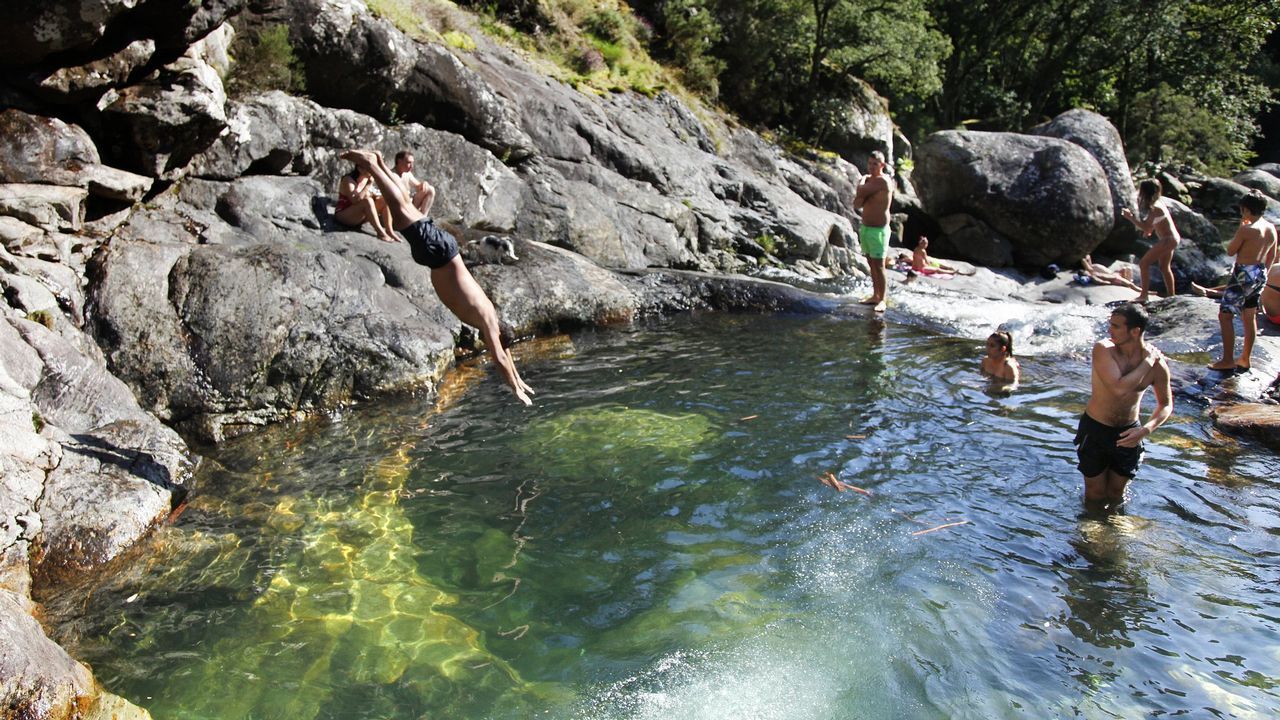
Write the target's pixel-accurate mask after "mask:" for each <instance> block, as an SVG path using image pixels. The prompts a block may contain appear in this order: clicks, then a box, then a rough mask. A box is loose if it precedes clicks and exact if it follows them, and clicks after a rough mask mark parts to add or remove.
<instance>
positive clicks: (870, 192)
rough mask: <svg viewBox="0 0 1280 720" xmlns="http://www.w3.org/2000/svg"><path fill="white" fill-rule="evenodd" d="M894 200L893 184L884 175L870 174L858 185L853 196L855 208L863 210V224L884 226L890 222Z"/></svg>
mask: <svg viewBox="0 0 1280 720" xmlns="http://www.w3.org/2000/svg"><path fill="white" fill-rule="evenodd" d="M892 201H893V186H891V185H890V184H889V179H888V178H887V177H885V176H883V175H868V176H866V177H865V178H863V181H862V183H860V184H859V185H858V191H857V194H855V195H854V198H853V209H854V210H860V211H862V224H863V225H870V226H872V227H884V226H886V225H888V224H889V205H890V204H891V203H892Z"/></svg>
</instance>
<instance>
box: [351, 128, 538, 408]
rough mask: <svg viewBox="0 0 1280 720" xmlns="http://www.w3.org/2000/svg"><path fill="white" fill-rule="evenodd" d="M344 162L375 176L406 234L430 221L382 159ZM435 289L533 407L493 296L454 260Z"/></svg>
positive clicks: (370, 156)
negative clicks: (476, 332)
mask: <svg viewBox="0 0 1280 720" xmlns="http://www.w3.org/2000/svg"><path fill="white" fill-rule="evenodd" d="M342 158H343V159H344V160H350V161H351V162H353V163H355V164H356V166H358V167H360V168H361V169H364V170H366V171H367V172H368V173H369V174H370V175H372V176H373V180H374V182H376V183H378V187H379V188H380V189H381V190H382V197H383V199H384V200H385V201H386V207H387V211H388V212H389V213H390V214H391V220H392V226H393V227H395V229H396V230H403V229H405V228H407V227H409V226H410V225H412V224H414V223H415V222H417V221H419V220H421V219H422V218H424V217H426V215H424V214H423V213H422V211H421V210H419V209H418V208H417V207H416V206H415V205H414V204H413V203H412V202H411V201H410V200H409V198H408V197H407V196H406V195H405V192H404V188H402V187H401V186H400V183H399V182H397V181H396V179H395V178H394V177H393V176H392V174H391V170H390V169H389V168H388V167H387V164H386V162H384V161H383V159H382V156H381V155H378V154H376V153H372V152H368V151H366V150H348V151H347V152H345V153H343V154H342ZM431 285H432V286H433V287H434V288H435V289H436V294H437V295H439V296H440V301H441V302H443V303H444V306H445V307H447V308H449V311H450V312H452V313H453V314H454V315H456V316H457V317H458V319H459V320H461V321H462V322H464V323H466V324H468V325H470V326H472V327H474V328H477V329H479V330H480V335H481V337H482V338H483V339H484V344H485V347H487V348H488V349H489V354H490V355H492V356H493V360H494V362H495V363H497V365H498V371H499V372H500V373H501V374H502V379H503V380H504V381H506V383H507V385H509V386H510V387H511V392H513V393H515V396H516V398H517V399H519V400H520V402H522V403H524V404H525V405H532V404H533V401H532V400H531V399H529V396H530V395H532V394H534V393H533V388H531V387H529V386H528V385H527V384H525V382H524V380H522V379H521V378H520V373H519V372H518V371H517V370H516V365H515V362H514V361H512V359H511V354H510V353H509V352H507V349H506V348H504V347H503V346H502V338H501V336H500V326H499V324H498V311H497V310H495V309H494V307H493V303H492V302H491V301H490V300H489V296H488V295H485V294H484V289H483V288H481V287H480V284H479V283H477V282H476V280H475V278H474V277H472V276H471V272H470V271H469V270H467V266H466V265H464V264H462V258H461V257H458V256H456V255H455V256H454V257H453V259H452V260H450V261H449V262H448V263H447V264H446V265H445V266H444V267H440V268H435V269H433V270H432V271H431Z"/></svg>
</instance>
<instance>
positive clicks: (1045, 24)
mask: <svg viewBox="0 0 1280 720" xmlns="http://www.w3.org/2000/svg"><path fill="white" fill-rule="evenodd" d="M484 1H485V2H488V3H490V6H492V7H493V8H494V9H495V11H496V12H500V13H501V14H503V15H505V16H506V17H510V18H512V21H513V22H517V23H519V24H521V25H522V26H523V27H525V28H527V29H528V30H529V31H530V32H534V33H535V34H536V33H538V32H543V31H544V30H545V28H546V27H547V26H548V24H549V23H550V24H554V22H553V21H554V18H556V17H560V16H565V15H568V16H578V15H583V13H584V11H582V8H581V7H579V6H583V5H584V4H586V5H593V4H594V5H596V6H597V7H598V8H602V7H604V6H605V5H608V6H609V7H613V6H614V5H613V3H612V2H610V3H590V2H588V1H587V0H484ZM480 2H481V0H470V3H471V4H479V3H480ZM618 7H623V8H627V9H630V10H631V11H632V12H634V16H631V17H632V20H633V21H635V22H638V23H639V25H638V26H640V27H645V28H649V27H652V33H651V34H649V35H647V36H646V37H644V38H643V43H644V44H645V45H646V48H647V50H648V51H649V52H651V53H653V54H654V55H655V56H656V57H658V58H659V59H661V60H663V61H664V62H666V63H667V64H668V65H669V66H672V67H674V68H676V69H677V70H678V72H679V75H680V77H681V79H682V80H683V82H684V84H685V86H686V87H688V88H689V89H691V90H693V91H694V92H697V93H699V94H701V95H702V96H704V97H705V98H708V99H710V100H713V101H718V102H721V103H723V104H724V105H726V106H727V107H728V108H729V109H731V110H733V111H734V112H735V113H737V114H738V115H739V116H740V117H742V118H743V119H744V120H746V121H747V122H749V123H752V124H756V125H759V126H764V127H770V128H776V129H785V130H786V131H787V132H788V133H789V134H791V135H793V136H795V137H798V138H800V139H804V140H807V141H809V142H813V143H818V144H821V143H822V142H823V140H824V138H826V137H827V136H828V135H829V134H830V133H832V132H833V129H834V128H835V127H836V126H838V125H839V124H841V123H844V122H847V117H848V114H847V112H846V110H847V108H848V107H849V105H850V104H851V103H856V102H858V98H859V97H861V96H862V94H863V93H864V89H863V85H862V81H866V82H868V83H870V84H871V86H872V87H873V88H874V89H875V90H876V91H877V92H879V93H880V94H881V95H883V96H885V97H887V98H888V99H889V101H890V107H891V109H892V110H893V113H894V117H895V120H896V121H897V122H898V123H899V124H900V125H901V126H902V127H903V128H904V130H905V131H906V132H907V134H908V136H915V137H919V136H920V135H922V134H924V133H926V132H929V131H932V130H935V129H940V128H953V127H960V126H965V127H976V128H982V129H992V130H1015V131H1017V130H1023V129H1025V128H1027V127H1028V126H1030V125H1033V124H1035V123H1038V122H1041V121H1043V120H1046V119H1048V118H1051V117H1053V116H1054V115H1057V114H1058V113H1060V112H1062V111H1064V110H1067V109H1070V108H1075V107H1085V108H1090V109H1093V110H1096V111H1098V112H1101V113H1103V114H1105V115H1107V116H1108V117H1109V118H1110V119H1111V120H1112V121H1113V122H1114V123H1115V124H1116V126H1117V127H1118V128H1119V129H1120V131H1121V134H1122V135H1123V136H1124V138H1125V141H1126V146H1127V147H1128V148H1129V150H1130V153H1131V156H1132V157H1131V159H1132V160H1134V161H1135V162H1139V161H1144V160H1154V161H1162V162H1177V163H1185V164H1192V165H1200V166H1203V167H1205V168H1208V169H1215V170H1221V169H1227V168H1230V167H1232V166H1238V165H1240V164H1241V163H1243V162H1245V161H1246V160H1247V158H1248V152H1247V148H1248V147H1249V146H1250V145H1251V142H1252V140H1253V138H1254V137H1255V136H1256V135H1257V132H1258V130H1257V125H1256V118H1257V117H1258V116H1259V114H1260V113H1261V112H1262V110H1263V109H1264V108H1265V107H1267V106H1268V104H1269V103H1272V102H1274V101H1275V100H1276V97H1275V90H1274V88H1273V87H1272V85H1270V84H1268V83H1267V82H1264V81H1263V80H1262V79H1261V78H1265V77H1273V76H1275V75H1277V74H1278V73H1280V71H1278V70H1277V69H1276V67H1275V65H1274V64H1270V65H1268V63H1267V62H1266V56H1265V54H1264V53H1263V52H1262V49H1263V47H1264V44H1265V43H1266V41H1267V38H1268V37H1269V36H1270V35H1271V34H1272V33H1273V32H1275V31H1276V28H1277V24H1278V23H1280V0H1128V2H1117V0H632V1H631V2H629V4H627V5H625V6H622V5H619V6H618ZM574 8H577V10H574ZM637 17H638V18H639V19H638V20H635V18H637ZM588 18H589V20H590V27H587V28H586V31H587V32H588V33H589V34H590V35H592V36H594V37H596V38H599V39H602V40H603V39H607V38H609V37H611V36H613V35H615V34H616V32H617V29H618V28H619V27H621V26H622V25H623V23H622V22H621V19H620V17H615V16H614V15H613V14H604V15H595V16H588Z"/></svg>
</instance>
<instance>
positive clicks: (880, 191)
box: [853, 150, 893, 312]
mask: <svg viewBox="0 0 1280 720" xmlns="http://www.w3.org/2000/svg"><path fill="white" fill-rule="evenodd" d="M884 171H885V160H884V153H882V152H880V151H879V150H876V151H875V152H873V153H871V157H870V158H868V159H867V174H866V175H864V176H863V177H862V179H861V180H859V181H858V189H857V192H856V193H855V194H854V196H853V209H854V211H855V212H861V213H862V227H860V228H859V229H858V241H859V242H860V243H861V245H862V252H863V254H864V255H866V256H867V264H868V265H870V266H871V295H870V296H869V297H866V298H863V299H862V300H861V301H860V302H861V303H862V304H863V305H873V306H874V307H873V308H872V310H874V311H875V312H884V308H885V292H886V288H885V274H884V265H885V257H886V256H887V255H888V254H889V253H888V251H889V205H890V204H891V203H892V202H893V185H892V184H891V183H890V182H889V178H888V177H887V176H885V174H884Z"/></svg>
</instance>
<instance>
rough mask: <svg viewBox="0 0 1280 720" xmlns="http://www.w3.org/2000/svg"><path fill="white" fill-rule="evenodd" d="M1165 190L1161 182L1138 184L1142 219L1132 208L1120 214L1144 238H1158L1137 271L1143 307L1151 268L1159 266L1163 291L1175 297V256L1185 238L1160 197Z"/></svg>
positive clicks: (1153, 180) (1139, 263) (1149, 181)
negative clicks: (1162, 279)
mask: <svg viewBox="0 0 1280 720" xmlns="http://www.w3.org/2000/svg"><path fill="white" fill-rule="evenodd" d="M1163 194H1164V186H1162V185H1161V184H1160V181H1159V180H1155V179H1150V178H1149V179H1147V180H1143V181H1142V182H1140V183H1138V209H1139V210H1140V211H1142V217H1141V218H1139V217H1138V216H1136V215H1134V214H1133V211H1132V210H1130V209H1129V208H1125V209H1124V210H1121V211H1120V214H1121V215H1122V216H1124V219H1126V220H1128V221H1129V222H1131V223H1133V226H1134V227H1136V228H1138V230H1139V231H1141V232H1142V234H1143V236H1150V235H1153V234H1154V235H1155V236H1156V244H1155V245H1154V246H1152V248H1151V249H1150V250H1148V251H1147V252H1146V253H1145V254H1144V255H1143V256H1142V259H1141V260H1139V261H1138V271H1139V272H1140V273H1141V274H1142V289H1141V290H1139V295H1138V298H1137V302H1140V303H1144V302H1146V301H1147V297H1148V295H1149V292H1148V289H1149V288H1150V287H1151V266H1152V265H1155V264H1159V265H1160V275H1161V277H1163V278H1164V291H1165V292H1166V293H1167V294H1168V295H1169V296H1170V297H1172V296H1173V295H1174V294H1175V293H1176V289H1175V287H1174V282H1173V253H1174V251H1175V250H1177V249H1178V242H1179V241H1181V240H1182V236H1181V235H1179V234H1178V228H1177V226H1176V225H1174V224H1173V215H1171V214H1170V213H1169V207H1168V205H1167V203H1166V202H1165V200H1164V198H1163V197H1161V195H1163Z"/></svg>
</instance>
